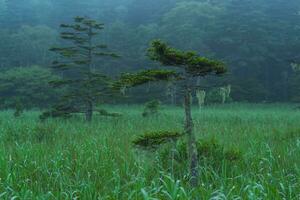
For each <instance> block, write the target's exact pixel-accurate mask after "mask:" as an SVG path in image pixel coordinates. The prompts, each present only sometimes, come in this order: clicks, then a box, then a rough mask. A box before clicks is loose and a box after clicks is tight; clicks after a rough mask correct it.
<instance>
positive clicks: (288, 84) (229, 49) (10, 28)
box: [0, 0, 300, 104]
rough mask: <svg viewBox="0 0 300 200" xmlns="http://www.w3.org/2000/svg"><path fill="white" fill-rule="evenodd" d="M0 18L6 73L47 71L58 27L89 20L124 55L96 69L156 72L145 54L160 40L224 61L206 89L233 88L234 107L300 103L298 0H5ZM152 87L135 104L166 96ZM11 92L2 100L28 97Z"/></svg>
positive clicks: (0, 48) (204, 82)
mask: <svg viewBox="0 0 300 200" xmlns="http://www.w3.org/2000/svg"><path fill="white" fill-rule="evenodd" d="M0 13H1V14H0V24H1V30H0V36H1V40H0V67H1V68H0V70H1V71H3V72H7V70H12V69H14V68H20V67H21V68H24V69H26V68H30V67H32V66H39V67H42V68H44V69H47V68H49V66H50V64H51V62H52V61H53V60H54V58H55V56H56V55H55V54H53V53H52V52H50V51H48V49H49V48H51V47H53V46H55V45H58V44H61V40H60V39H59V37H58V36H59V32H60V29H59V25H60V24H61V23H70V22H72V20H73V17H75V16H88V17H90V18H92V19H95V20H97V21H99V22H102V23H104V24H105V29H104V30H103V31H102V32H101V34H100V35H99V38H98V40H99V41H101V42H103V43H105V44H106V45H108V47H109V49H110V50H111V51H114V52H116V53H118V54H119V55H120V56H121V57H120V59H117V60H110V59H101V61H99V63H96V64H95V65H97V67H99V69H100V68H101V70H103V71H105V72H106V73H109V74H112V75H118V74H120V73H122V72H133V71H137V70H141V69H146V68H150V67H158V66H159V65H157V64H154V63H153V62H150V61H149V59H148V58H147V56H146V49H147V48H148V47H149V43H150V42H151V41H152V40H153V39H162V40H164V41H166V42H168V43H169V44H170V45H172V46H174V47H176V48H180V49H183V50H193V51H196V52H197V53H198V54H199V55H201V56H205V57H209V58H213V59H218V60H222V61H224V62H225V63H226V66H227V68H228V73H227V74H226V75H225V76H223V77H222V78H218V79H217V80H216V79H214V78H203V79H202V80H201V82H200V83H201V84H202V85H203V87H205V88H214V87H219V86H222V85H228V84H230V85H231V86H232V96H231V98H232V101H237V102H240V101H242V102H299V101H300V89H299V88H300V75H299V73H297V72H295V70H293V68H292V67H291V64H292V63H297V62H300V56H299V50H300V39H299V37H300V34H299V31H300V14H299V13H300V2H299V1H298V0H289V1H288V3H287V1H286V0H252V1H251V0H198V1H197V0H152V1H149V0H85V1H82V0H43V1H39V0H0ZM0 80H1V81H2V82H6V81H7V80H6V79H5V78H1V79H0ZM16 87H17V86H16ZM147 87H150V89H149V88H148V89H149V91H150V93H151V95H149V91H148V89H147V94H143V91H144V90H143V89H142V90H138V89H137V92H138V93H139V94H140V93H142V95H140V97H136V98H132V100H130V101H131V102H140V101H144V100H146V99H149V98H148V97H149V96H155V97H157V98H163V97H161V96H162V95H161V94H157V90H159V91H161V90H162V88H161V87H162V86H156V85H152V86H147ZM8 90H9V89H7V88H6V89H3V91H2V95H1V96H5V95H12V96H15V95H24V94H20V93H18V94H10V93H14V92H12V91H8ZM0 92H1V91H0ZM133 92H134V91H133ZM2 104H5V103H4V102H3V100H2Z"/></svg>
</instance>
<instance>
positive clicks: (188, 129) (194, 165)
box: [184, 79, 199, 187]
mask: <svg viewBox="0 0 300 200" xmlns="http://www.w3.org/2000/svg"><path fill="white" fill-rule="evenodd" d="M184 90H185V91H184V93H185V94H184V111H185V134H186V135H187V148H188V149H187V151H188V155H189V162H190V176H191V179H190V183H191V186H192V187H196V186H197V185H198V179H199V172H198V152H197V146H196V136H195V133H194V131H193V126H194V125H193V119H192V105H191V94H192V90H191V88H190V86H189V80H188V79H187V80H186V83H185V88H184Z"/></svg>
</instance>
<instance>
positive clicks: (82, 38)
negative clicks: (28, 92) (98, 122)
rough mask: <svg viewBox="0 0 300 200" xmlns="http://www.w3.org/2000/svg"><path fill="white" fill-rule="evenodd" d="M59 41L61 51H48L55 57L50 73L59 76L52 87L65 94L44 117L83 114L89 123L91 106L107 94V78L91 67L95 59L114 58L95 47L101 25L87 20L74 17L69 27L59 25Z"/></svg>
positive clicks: (104, 46)
mask: <svg viewBox="0 0 300 200" xmlns="http://www.w3.org/2000/svg"><path fill="white" fill-rule="evenodd" d="M61 28H62V29H63V30H62V31H61V38H62V39H63V40H65V41H68V42H67V43H66V44H65V45H64V46H62V47H55V48H52V49H50V50H51V51H53V52H55V53H57V54H58V56H59V59H58V60H56V61H54V62H53V66H52V67H53V69H54V70H55V71H56V72H59V73H60V74H61V75H62V79H61V80H56V81H52V82H51V84H52V85H53V86H54V87H63V88H64V89H65V94H64V95H63V96H62V97H61V101H60V102H59V103H58V104H57V105H56V106H55V107H54V108H53V110H52V111H51V112H48V113H45V115H44V116H47V115H52V116H69V115H71V114H72V113H85V116H86V120H87V121H91V120H92V116H93V112H94V107H95V103H96V102H97V100H99V98H101V97H102V96H103V95H105V94H106V93H107V92H108V90H109V85H110V81H111V80H110V78H109V77H108V76H106V75H105V74H103V73H101V72H99V71H97V69H96V68H95V67H94V66H95V64H96V60H97V58H99V57H103V56H108V57H117V55H116V54H114V53H108V52H106V51H104V50H105V49H106V48H107V47H106V45H103V44H95V37H96V36H97V35H98V34H99V32H100V31H101V30H102V29H103V28H104V25H103V24H101V23H98V22H97V21H95V20H92V19H90V18H88V17H75V18H74V23H73V24H61Z"/></svg>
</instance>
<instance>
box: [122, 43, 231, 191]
mask: <svg viewBox="0 0 300 200" xmlns="http://www.w3.org/2000/svg"><path fill="white" fill-rule="evenodd" d="M148 52H149V53H148V56H149V58H150V59H151V60H153V61H157V62H159V63H160V64H162V65H163V66H168V67H170V66H172V67H176V68H177V70H147V71H142V72H139V73H136V74H131V75H130V74H125V75H123V77H121V79H120V80H121V82H122V83H123V84H125V85H127V86H128V85H130V86H135V85H140V84H142V83H146V82H149V81H158V80H168V79H170V78H172V79H173V80H174V77H175V80H177V81H181V82H183V86H184V88H183V91H184V95H183V99H184V110H185V126H184V133H185V135H186V136H187V144H188V145H187V146H188V149H187V151H188V155H189V162H190V176H191V179H190V180H191V185H192V186H194V187H195V186H197V185H198V182H199V180H198V179H199V172H198V155H197V147H196V136H195V133H194V132H193V119H192V113H191V110H192V108H191V94H192V89H193V88H194V85H193V82H194V81H193V79H194V78H195V77H204V76H207V75H209V74H215V75H221V74H224V73H225V72H226V68H225V66H224V64H223V63H222V62H219V61H215V60H210V59H207V58H205V57H200V56H198V55H197V54H196V53H195V52H192V51H187V52H184V51H180V50H177V49H175V48H172V47H169V46H168V45H167V44H166V43H164V42H162V41H160V40H155V41H153V42H152V44H151V47H150V48H149V50H148Z"/></svg>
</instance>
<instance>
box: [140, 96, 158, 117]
mask: <svg viewBox="0 0 300 200" xmlns="http://www.w3.org/2000/svg"><path fill="white" fill-rule="evenodd" d="M160 104H161V103H160V101H158V100H152V101H149V102H147V103H146V104H145V108H144V112H143V114H142V115H143V117H148V116H152V115H155V114H158V112H159V108H160Z"/></svg>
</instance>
